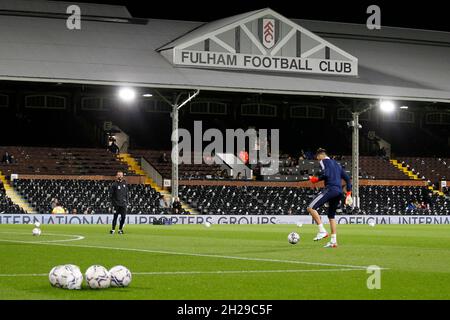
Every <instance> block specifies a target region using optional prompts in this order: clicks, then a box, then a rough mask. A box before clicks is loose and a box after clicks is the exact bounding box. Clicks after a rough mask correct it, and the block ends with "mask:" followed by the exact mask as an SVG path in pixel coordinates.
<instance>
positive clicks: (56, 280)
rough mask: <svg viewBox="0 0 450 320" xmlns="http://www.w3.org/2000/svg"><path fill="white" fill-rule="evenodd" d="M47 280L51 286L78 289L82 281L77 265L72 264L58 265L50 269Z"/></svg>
mask: <svg viewBox="0 0 450 320" xmlns="http://www.w3.org/2000/svg"><path fill="white" fill-rule="evenodd" d="M48 280H49V281H50V284H51V285H52V286H53V287H57V288H62V289H69V290H79V289H81V284H82V283H83V274H82V273H81V271H80V268H79V267H78V266H75V265H72V264H67V265H59V266H56V267H54V268H52V270H50V272H49V274H48Z"/></svg>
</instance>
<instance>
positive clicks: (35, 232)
mask: <svg viewBox="0 0 450 320" xmlns="http://www.w3.org/2000/svg"><path fill="white" fill-rule="evenodd" d="M40 235H41V229H39V228H34V229H33V236H40Z"/></svg>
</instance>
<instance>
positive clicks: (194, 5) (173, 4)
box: [66, 0, 450, 32]
mask: <svg viewBox="0 0 450 320" xmlns="http://www.w3.org/2000/svg"><path fill="white" fill-rule="evenodd" d="M66 1H72V0H66ZM72 2H80V1H72ZM81 2H92V3H105V4H120V5H124V6H126V7H127V8H128V10H129V11H130V13H131V14H132V15H133V16H134V17H141V18H160V19H174V20H192V21H205V22H207V21H212V20H216V19H220V18H224V17H227V16H231V15H234V14H238V13H243V12H246V11H251V10H255V9H261V8H264V7H270V8H272V9H274V10H275V11H277V12H279V13H281V14H283V15H284V16H286V17H288V18H299V19H312V20H325V21H340V22H350V23H364V24H365V21H366V19H367V16H368V15H367V14H366V8H367V7H368V6H369V5H371V4H377V5H379V6H380V8H381V19H382V20H381V24H382V26H383V25H384V26H396V27H406V28H419V29H429V30H442V31H449V32H450V13H449V12H448V10H447V7H446V6H445V1H436V0H433V1H430V0H428V1H426V2H420V4H419V3H417V2H416V1H404V0H395V1H394V0H391V1H358V2H356V1H354V2H351V1H342V0H340V1H339V0H335V1H328V0H278V1H274V0H272V1H268V0H240V1H238V0H210V1H205V0H203V1H198V0H190V1H189V0H184V1H180V0H176V1H175V0H169V1H167V0H135V1H127V0H84V1H81Z"/></svg>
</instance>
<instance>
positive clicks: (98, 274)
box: [84, 265, 111, 289]
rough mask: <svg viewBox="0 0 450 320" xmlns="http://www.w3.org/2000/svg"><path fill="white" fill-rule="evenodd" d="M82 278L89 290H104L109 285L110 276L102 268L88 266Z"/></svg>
mask: <svg viewBox="0 0 450 320" xmlns="http://www.w3.org/2000/svg"><path fill="white" fill-rule="evenodd" d="M84 276H85V279H86V283H87V285H88V286H89V288H91V289H105V288H108V287H109V286H110V285H111V275H110V274H109V271H108V270H106V268H105V267H103V266H99V265H94V266H90V267H89V268H88V269H87V270H86V273H85V274H84Z"/></svg>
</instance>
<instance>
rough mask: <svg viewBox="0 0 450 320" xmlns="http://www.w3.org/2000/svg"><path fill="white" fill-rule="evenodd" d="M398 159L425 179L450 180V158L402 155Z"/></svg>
mask: <svg viewBox="0 0 450 320" xmlns="http://www.w3.org/2000/svg"><path fill="white" fill-rule="evenodd" d="M397 161H399V162H400V163H401V164H402V165H403V166H404V167H407V168H408V169H410V170H411V171H412V172H414V173H415V174H416V175H417V176H419V178H421V179H423V180H429V181H431V182H432V183H436V182H437V181H444V180H450V159H445V158H444V159H442V158H420V157H400V158H398V159H397Z"/></svg>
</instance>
